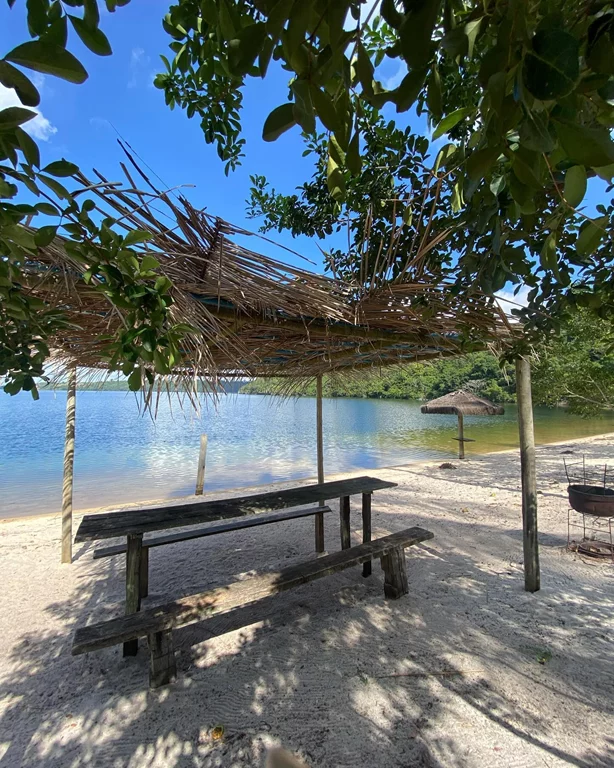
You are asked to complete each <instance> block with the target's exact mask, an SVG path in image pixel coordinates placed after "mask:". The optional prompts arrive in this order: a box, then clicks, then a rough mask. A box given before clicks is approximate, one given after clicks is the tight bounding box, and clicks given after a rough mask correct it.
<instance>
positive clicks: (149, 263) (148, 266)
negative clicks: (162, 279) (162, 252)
mask: <svg viewBox="0 0 614 768" xmlns="http://www.w3.org/2000/svg"><path fill="white" fill-rule="evenodd" d="M159 266H160V262H159V261H158V259H156V258H155V257H154V256H152V255H151V254H149V253H146V254H145V256H143V258H142V259H141V272H151V271H152V270H154V269H158V267H159Z"/></svg>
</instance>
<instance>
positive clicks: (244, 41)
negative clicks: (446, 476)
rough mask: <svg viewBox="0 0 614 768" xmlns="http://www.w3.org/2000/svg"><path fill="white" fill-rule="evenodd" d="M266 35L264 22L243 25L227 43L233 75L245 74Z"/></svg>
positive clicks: (260, 48)
mask: <svg viewBox="0 0 614 768" xmlns="http://www.w3.org/2000/svg"><path fill="white" fill-rule="evenodd" d="M266 36H267V32H266V26H265V25H264V22H257V23H256V24H250V25H249V26H247V27H244V28H243V29H242V30H241V31H240V32H239V34H238V35H237V37H236V38H234V39H233V40H231V41H230V43H229V45H228V50H229V52H228V64H229V66H230V71H231V72H232V73H233V74H235V75H246V74H247V73H248V72H249V70H250V69H251V68H252V67H253V65H254V61H255V60H256V57H257V56H258V54H259V53H260V51H261V50H262V46H263V45H264V40H265V38H266Z"/></svg>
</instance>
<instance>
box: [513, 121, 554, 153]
mask: <svg viewBox="0 0 614 768" xmlns="http://www.w3.org/2000/svg"><path fill="white" fill-rule="evenodd" d="M520 143H521V144H522V146H523V147H526V148H527V149H531V150H533V151H535V152H552V150H553V149H554V146H555V142H554V139H553V138H552V136H551V135H550V131H549V130H548V122H547V116H544V115H542V114H540V113H538V112H534V111H532V112H529V113H528V114H527V116H526V118H525V119H524V120H523V121H522V123H521V124H520Z"/></svg>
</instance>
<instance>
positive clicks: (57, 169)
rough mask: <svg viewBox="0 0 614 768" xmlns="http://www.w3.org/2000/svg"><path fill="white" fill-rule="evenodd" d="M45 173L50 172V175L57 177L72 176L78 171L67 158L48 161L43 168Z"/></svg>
mask: <svg viewBox="0 0 614 768" xmlns="http://www.w3.org/2000/svg"><path fill="white" fill-rule="evenodd" d="M43 171H44V172H45V173H50V174H51V175H52V176H58V177H59V178H62V177H65V176H74V174H75V173H79V167H78V166H76V165H75V164H74V163H69V162H68V160H64V159H62V160H56V161H55V162H53V163H49V165H46V166H45V167H44V168H43Z"/></svg>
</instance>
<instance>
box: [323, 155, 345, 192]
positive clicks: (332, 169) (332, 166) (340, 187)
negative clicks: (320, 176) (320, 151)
mask: <svg viewBox="0 0 614 768" xmlns="http://www.w3.org/2000/svg"><path fill="white" fill-rule="evenodd" d="M326 184H327V186H328V191H329V192H330V194H331V197H332V198H333V199H334V200H336V201H337V202H338V203H342V202H343V201H344V200H345V194H346V189H345V179H344V178H343V173H342V172H341V169H340V168H339V166H338V165H337V163H336V161H335V159H334V157H333V156H332V154H329V155H328V163H327V166H326Z"/></svg>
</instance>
